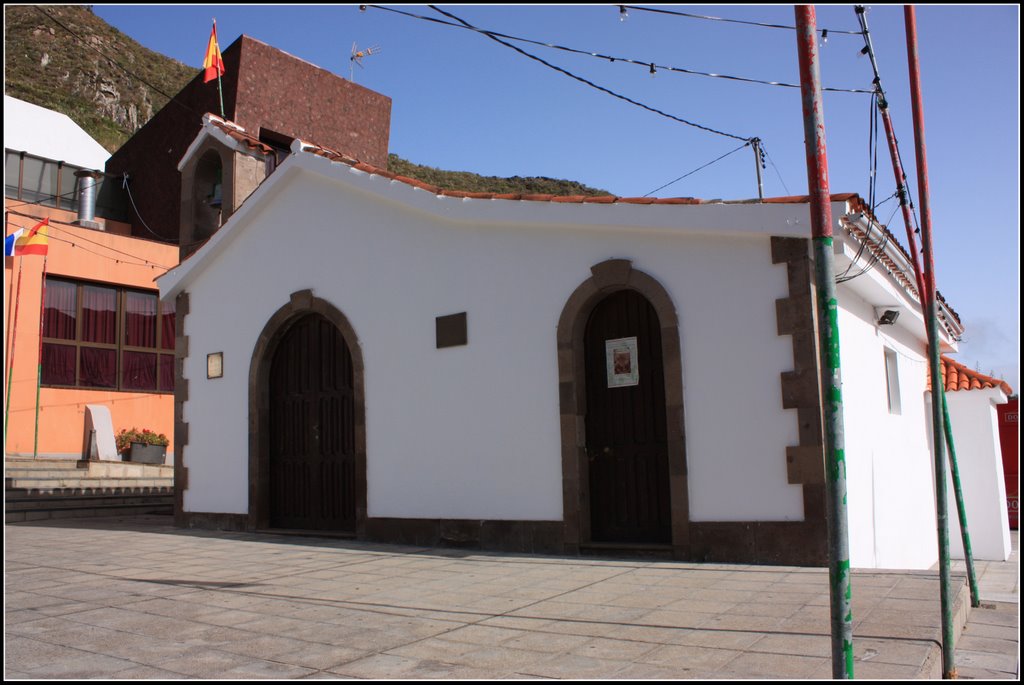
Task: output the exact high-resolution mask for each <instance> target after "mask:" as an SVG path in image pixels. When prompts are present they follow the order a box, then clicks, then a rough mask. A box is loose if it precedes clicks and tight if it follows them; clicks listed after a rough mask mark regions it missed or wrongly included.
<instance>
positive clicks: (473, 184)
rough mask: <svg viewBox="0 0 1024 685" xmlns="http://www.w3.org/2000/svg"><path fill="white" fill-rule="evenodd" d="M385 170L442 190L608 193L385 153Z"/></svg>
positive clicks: (569, 183) (541, 178)
mask: <svg viewBox="0 0 1024 685" xmlns="http://www.w3.org/2000/svg"><path fill="white" fill-rule="evenodd" d="M388 171H390V172H392V173H394V174H399V175H400V176H408V177H409V178H414V179H416V180H418V181H423V182H424V183H429V184H431V185H435V186H438V187H440V188H444V189H446V190H464V191H466V192H471V193H523V194H538V195H610V194H611V193H609V192H608V191H606V190H599V189H597V188H591V187H590V186H585V185H583V184H582V183H577V182H576V181H564V180H561V179H557V178H547V177H544V176H526V177H523V176H512V177H509V178H502V177H500V176H480V175H478V174H474V173H470V172H468V171H443V170H441V169H435V168H433V167H429V166H422V165H420V164H413V163H412V162H409V161H406V160H404V159H402V158H401V157H399V156H398V155H388Z"/></svg>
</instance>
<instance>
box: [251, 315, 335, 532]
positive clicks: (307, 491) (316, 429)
mask: <svg viewBox="0 0 1024 685" xmlns="http://www.w3.org/2000/svg"><path fill="white" fill-rule="evenodd" d="M352 380H353V376H352V356H351V354H350V352H349V349H348V346H347V345H346V344H345V340H344V338H343V337H342V335H341V333H340V332H339V331H338V329H337V328H336V327H335V326H334V325H333V324H331V323H330V322H329V321H327V320H326V319H325V318H323V317H321V316H319V315H317V314H310V315H308V316H306V317H304V318H303V319H301V320H299V321H298V322H297V323H296V324H295V325H293V326H292V328H291V329H289V331H288V332H287V333H286V334H285V336H284V337H283V338H282V340H281V343H280V344H279V346H278V348H277V351H276V352H275V354H274V359H273V361H272V363H271V371H270V444H271V454H270V481H271V482H270V494H271V497H270V523H271V525H272V526H275V527H282V528H299V529H309V530H337V531H347V532H353V531H354V530H355V487H354V480H355V420H354V411H353V409H354V403H353V386H352Z"/></svg>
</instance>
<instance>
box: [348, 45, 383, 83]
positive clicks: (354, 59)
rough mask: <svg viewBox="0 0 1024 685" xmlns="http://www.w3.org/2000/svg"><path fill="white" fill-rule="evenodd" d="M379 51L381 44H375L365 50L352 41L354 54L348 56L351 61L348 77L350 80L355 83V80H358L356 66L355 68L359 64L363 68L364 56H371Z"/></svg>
mask: <svg viewBox="0 0 1024 685" xmlns="http://www.w3.org/2000/svg"><path fill="white" fill-rule="evenodd" d="M379 52H380V47H379V46H376V45H375V46H374V47H372V48H366V49H365V50H360V49H359V48H358V47H357V46H356V44H355V43H352V56H351V57H349V58H348V61H349V78H348V80H349V81H352V82H353V83H355V80H356V68H355V65H357V64H358V65H359V68H360V69H362V68H363V58H364V57H369V56H370V55H376V54H377V53H379Z"/></svg>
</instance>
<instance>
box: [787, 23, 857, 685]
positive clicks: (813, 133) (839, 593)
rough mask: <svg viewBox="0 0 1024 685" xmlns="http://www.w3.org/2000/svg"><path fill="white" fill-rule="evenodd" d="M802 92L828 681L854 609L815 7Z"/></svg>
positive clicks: (841, 671) (801, 47)
mask: <svg viewBox="0 0 1024 685" xmlns="http://www.w3.org/2000/svg"><path fill="white" fill-rule="evenodd" d="M795 12H796V25H797V54H798V57H799V61H800V90H801V95H802V104H803V116H804V145H805V147H806V149H807V186H808V195H809V196H810V212H811V232H812V236H813V251H814V271H815V280H816V284H817V298H818V300H817V305H818V321H819V325H818V346H819V348H820V351H821V378H822V383H823V385H824V388H823V391H824V392H823V402H824V419H825V477H826V483H827V489H828V492H827V497H826V498H825V500H826V503H827V508H828V550H829V555H828V556H829V562H828V563H829V566H828V571H829V597H830V605H831V624H832V677H833V679H852V678H853V611H852V608H851V604H852V602H851V588H850V544H849V525H848V521H847V512H846V454H845V437H844V434H843V393H842V379H841V377H840V357H839V326H838V298H837V295H836V279H835V265H834V259H835V256H834V253H833V251H832V205H831V197H830V193H829V185H828V157H827V155H826V151H825V115H824V110H823V101H822V97H821V76H820V67H819V63H818V35H817V28H816V21H815V11H814V7H813V6H809V5H798V6H797V7H796V8H795Z"/></svg>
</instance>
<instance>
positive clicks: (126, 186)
mask: <svg viewBox="0 0 1024 685" xmlns="http://www.w3.org/2000/svg"><path fill="white" fill-rule="evenodd" d="M128 181H129V178H128V172H125V174H124V176H123V180H122V181H121V187H122V188H123V189H124V191H125V192H126V193H128V199H129V200H130V201H131V203H132V209H134V210H135V216H137V217H139V221H141V222H142V225H143V226H144V227H145V229H146V230H147V231H149V232H150V233H152V234H153V235H155V236H156V237H157V239H158V240H161V241H163V242H165V243H173V242H175V241H174V239H173V238H164V237H163V236H162V235H160V234H159V233H157V232H156V231H154V230H153V229H152V228H150V227H149V224H147V223H146V220H145V219H143V218H142V214H140V213H139V208H138V206H136V204H135V198H134V197H132V189H131V184H130V183H129V182H128Z"/></svg>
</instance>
